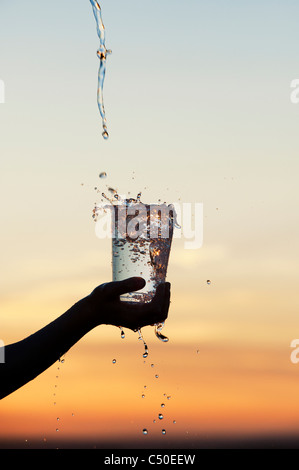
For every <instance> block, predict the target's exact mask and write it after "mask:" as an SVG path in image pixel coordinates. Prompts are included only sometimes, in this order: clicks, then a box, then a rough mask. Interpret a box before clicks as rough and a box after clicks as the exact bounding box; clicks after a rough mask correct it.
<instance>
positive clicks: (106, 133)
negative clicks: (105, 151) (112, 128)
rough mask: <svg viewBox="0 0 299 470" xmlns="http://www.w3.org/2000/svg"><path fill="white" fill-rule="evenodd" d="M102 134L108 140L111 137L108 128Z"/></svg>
mask: <svg viewBox="0 0 299 470" xmlns="http://www.w3.org/2000/svg"><path fill="white" fill-rule="evenodd" d="M102 136H103V138H104V139H105V140H108V139H109V134H108V132H107V131H106V129H105V130H104V131H103V132H102Z"/></svg>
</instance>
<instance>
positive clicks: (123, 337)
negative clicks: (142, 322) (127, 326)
mask: <svg viewBox="0 0 299 470" xmlns="http://www.w3.org/2000/svg"><path fill="white" fill-rule="evenodd" d="M119 329H120V337H121V339H125V337H126V335H125V332H124V330H123V329H122V327H121V326H120V327H119Z"/></svg>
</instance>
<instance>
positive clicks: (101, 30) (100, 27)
mask: <svg viewBox="0 0 299 470" xmlns="http://www.w3.org/2000/svg"><path fill="white" fill-rule="evenodd" d="M90 3H91V5H92V9H93V14H94V17H95V20H96V23H97V33H98V36H99V39H100V47H99V49H98V50H97V56H98V58H99V59H100V67H99V74H98V108H99V111H100V115H101V117H102V126H103V133H102V136H103V137H104V139H105V140H107V139H108V137H109V134H108V130H107V120H106V113H105V107H104V97H103V89H104V81H105V75H106V58H107V55H109V54H111V52H112V51H111V50H110V49H106V45H105V42H106V33H105V27H104V24H103V20H102V11H101V7H100V5H99V3H98V2H97V0H90Z"/></svg>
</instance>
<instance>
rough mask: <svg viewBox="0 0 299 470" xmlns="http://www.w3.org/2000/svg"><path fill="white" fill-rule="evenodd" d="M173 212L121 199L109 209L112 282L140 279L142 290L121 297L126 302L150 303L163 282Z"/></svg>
mask: <svg viewBox="0 0 299 470" xmlns="http://www.w3.org/2000/svg"><path fill="white" fill-rule="evenodd" d="M174 219H175V214H174V208H173V206H172V205H166V204H160V205H158V204H142V203H141V202H136V200H133V201H132V200H128V199H125V200H123V201H120V202H119V203H118V204H115V205H113V206H112V271H113V281H120V280H123V279H127V278H129V277H133V276H140V277H143V278H144V279H145V281H146V285H145V287H144V288H143V289H142V290H140V291H137V292H131V293H127V294H124V295H122V296H121V300H122V301H126V302H150V301H151V300H152V299H153V297H154V295H155V292H156V288H157V286H158V285H159V284H160V283H162V282H165V280H166V274H167V267H168V260H169V255H170V249H171V244H172V237H173V227H174Z"/></svg>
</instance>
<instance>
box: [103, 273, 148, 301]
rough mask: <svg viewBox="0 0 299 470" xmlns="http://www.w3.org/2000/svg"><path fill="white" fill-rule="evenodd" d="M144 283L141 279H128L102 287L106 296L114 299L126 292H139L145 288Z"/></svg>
mask: <svg viewBox="0 0 299 470" xmlns="http://www.w3.org/2000/svg"><path fill="white" fill-rule="evenodd" d="M145 284H146V282H145V280H144V279H143V278H142V277H130V278H128V279H124V280H123V281H114V282H109V283H107V284H106V285H105V287H104V292H105V294H107V295H108V296H111V297H116V296H119V295H122V294H126V293H128V292H134V291H136V290H140V289H142V288H143V287H144V286H145Z"/></svg>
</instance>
